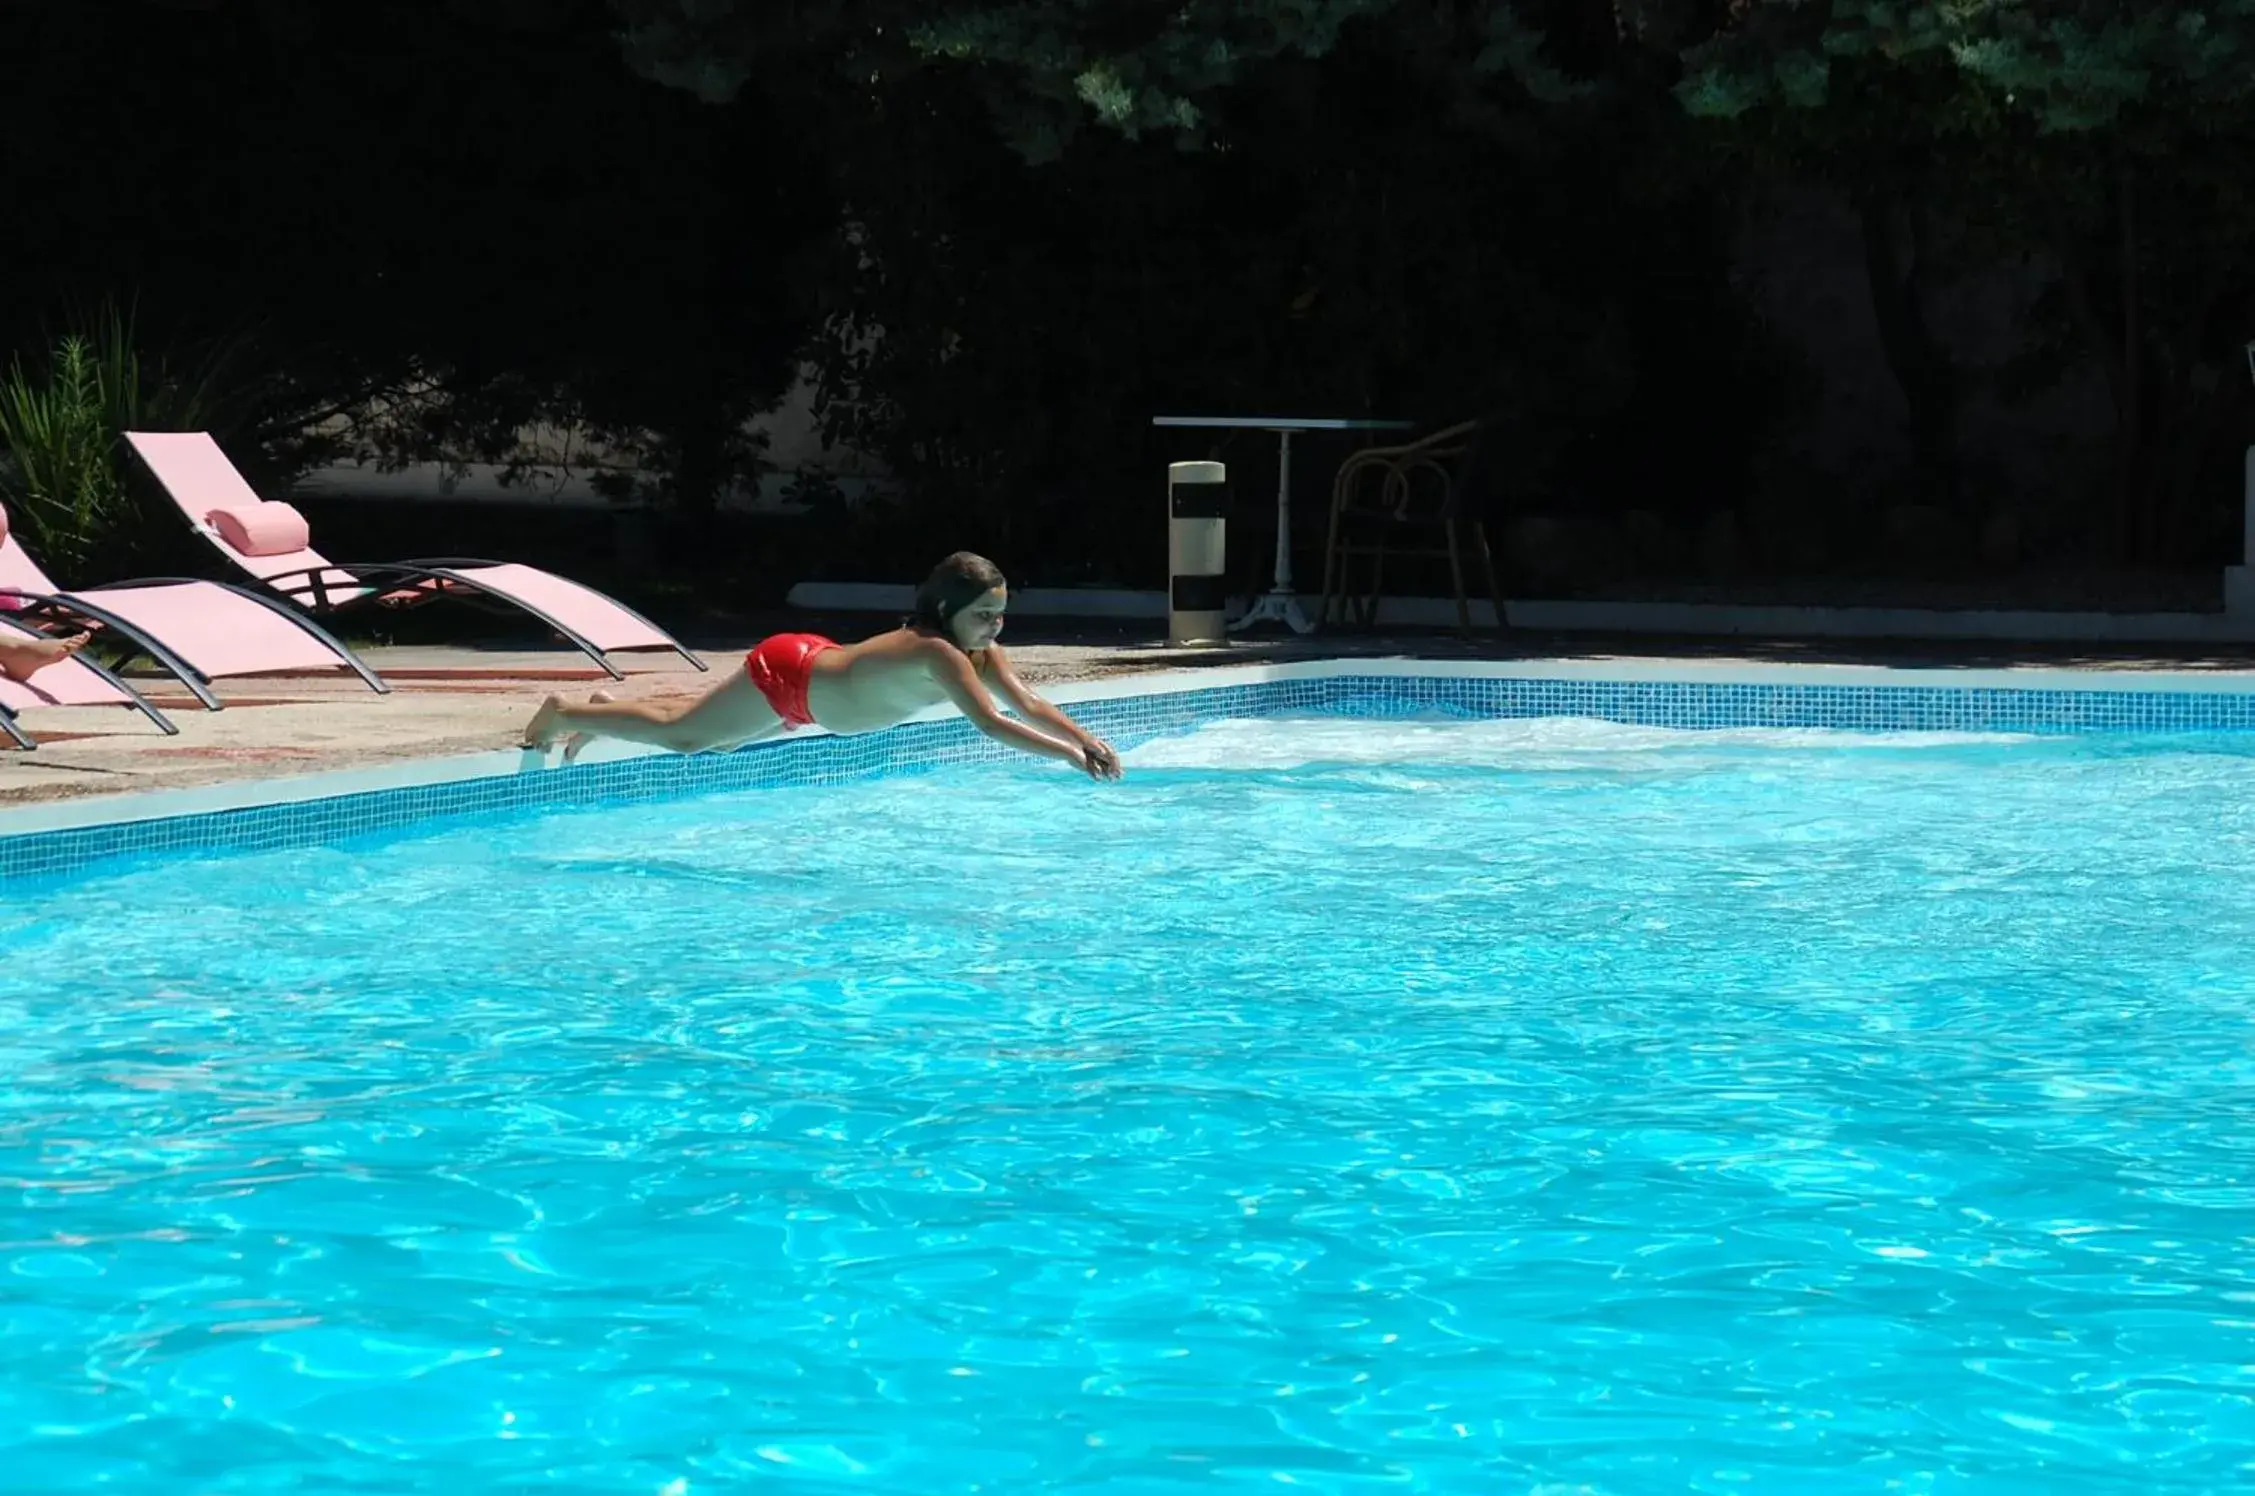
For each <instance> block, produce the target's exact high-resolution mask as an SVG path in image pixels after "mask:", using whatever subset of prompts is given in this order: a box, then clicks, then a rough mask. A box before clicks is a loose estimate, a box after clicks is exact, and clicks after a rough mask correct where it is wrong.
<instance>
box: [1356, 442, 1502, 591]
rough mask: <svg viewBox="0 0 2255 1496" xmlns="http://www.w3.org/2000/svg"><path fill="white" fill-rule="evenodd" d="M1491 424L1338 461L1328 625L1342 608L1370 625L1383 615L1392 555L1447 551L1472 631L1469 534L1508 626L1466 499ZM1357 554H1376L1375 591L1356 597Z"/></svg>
mask: <svg viewBox="0 0 2255 1496" xmlns="http://www.w3.org/2000/svg"><path fill="white" fill-rule="evenodd" d="M1489 425H1490V421H1489V420H1488V419H1486V418H1483V419H1481V420H1476V421H1466V422H1464V423H1462V424H1461V425H1456V426H1451V427H1449V428H1447V429H1446V430H1443V431H1436V432H1434V433H1433V434H1432V435H1430V436H1427V437H1423V438H1420V439H1419V440H1417V441H1414V442H1410V443H1407V444H1406V445H1403V446H1396V447H1367V448H1365V449H1363V450H1362V451H1360V452H1357V453H1355V454H1354V455H1353V456H1351V457H1349V458H1348V459H1347V460H1346V461H1345V462H1343V463H1341V464H1339V473H1338V476H1337V477H1336V478H1334V479H1333V480H1332V484H1331V532H1330V538H1329V540H1328V542H1327V543H1326V545H1325V547H1324V552H1323V611H1322V613H1321V614H1320V615H1319V619H1320V621H1321V622H1323V623H1326V624H1328V623H1331V622H1332V621H1333V620H1334V617H1335V610H1336V612H1337V613H1338V614H1346V615H1351V616H1352V617H1353V619H1354V621H1355V622H1356V623H1357V624H1358V625H1359V626H1361V627H1363V628H1369V627H1370V626H1371V624H1372V623H1373V622H1374V621H1375V620H1376V618H1377V614H1378V597H1379V592H1380V590H1381V586H1382V584H1383V582H1384V578H1385V568H1386V558H1387V557H1388V556H1405V557H1411V556H1413V557H1420V558H1438V557H1442V556H1445V557H1447V558H1448V563H1449V575H1450V577H1451V578H1452V580H1453V581H1454V582H1455V585H1456V619H1457V625H1458V627H1459V628H1460V629H1461V630H1462V631H1463V632H1464V633H1467V634H1469V633H1471V632H1472V602H1471V599H1470V597H1468V596H1467V595H1466V593H1465V590H1464V538H1465V534H1466V532H1467V531H1469V532H1470V535H1471V538H1472V541H1473V544H1474V546H1475V547H1476V548H1477V550H1478V553H1479V559H1480V567H1481V570H1482V571H1483V572H1485V573H1486V576H1487V583H1488V598H1489V600H1490V601H1491V602H1493V603H1494V604H1495V614H1496V628H1497V629H1498V630H1499V631H1500V630H1501V629H1502V628H1503V627H1504V626H1505V622H1504V613H1503V591H1502V588H1501V587H1500V585H1499V584H1498V581H1497V577H1496V567H1495V556H1494V553H1493V552H1492V551H1491V550H1490V549H1489V546H1488V529H1487V524H1486V523H1485V521H1484V520H1483V519H1482V518H1481V516H1480V514H1479V512H1478V510H1477V509H1469V510H1468V507H1467V503H1466V500H1467V498H1468V496H1469V492H1468V491H1469V488H1470V482H1469V480H1470V478H1471V476H1472V470H1473V466H1474V464H1475V463H1476V462H1477V461H1478V458H1479V454H1480V448H1481V444H1482V438H1483V437H1485V436H1486V435H1487V431H1488V427H1489ZM1426 537H1430V539H1427V538H1426ZM1358 556H1361V557H1368V558H1369V561H1370V589H1369V590H1368V591H1367V592H1365V593H1362V594H1360V595H1359V596H1356V595H1352V594H1350V592H1349V589H1348V580H1347V573H1348V570H1349V567H1350V564H1351V563H1352V561H1353V560H1354V558H1356V557H1358Z"/></svg>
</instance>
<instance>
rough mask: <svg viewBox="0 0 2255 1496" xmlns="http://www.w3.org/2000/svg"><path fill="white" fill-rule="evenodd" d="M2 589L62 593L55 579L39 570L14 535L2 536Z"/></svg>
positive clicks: (0, 574)
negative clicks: (10, 588)
mask: <svg viewBox="0 0 2255 1496" xmlns="http://www.w3.org/2000/svg"><path fill="white" fill-rule="evenodd" d="M0 587H12V588H14V589H15V590H17V591H19V592H60V591H61V590H62V589H61V588H60V587H57V586H56V585H55V579H54V578H52V577H50V576H48V575H47V573H46V572H44V571H41V570H40V569H39V563H38V562H37V561H34V560H32V559H31V552H29V551H27V550H25V549H24V548H23V547H22V546H21V545H19V544H18V543H17V541H16V537H15V536H13V535H6V534H0Z"/></svg>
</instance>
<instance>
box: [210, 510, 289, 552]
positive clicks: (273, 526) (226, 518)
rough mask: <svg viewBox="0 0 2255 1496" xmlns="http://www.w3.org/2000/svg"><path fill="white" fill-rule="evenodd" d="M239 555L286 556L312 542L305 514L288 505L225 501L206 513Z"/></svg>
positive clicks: (214, 527) (215, 528)
mask: <svg viewBox="0 0 2255 1496" xmlns="http://www.w3.org/2000/svg"><path fill="white" fill-rule="evenodd" d="M204 519H205V521H206V522H207V523H209V524H210V526H211V527H212V528H213V529H214V530H217V531H218V532H219V538H220V539H222V540H224V541H226V542H227V544H228V545H229V546H230V547H232V548H233V549H234V550H235V551H236V552H237V553H238V554H241V555H245V556H287V555H291V554H293V553H294V552H297V551H302V550H304V549H305V548H306V547H307V546H309V545H311V544H312V543H313V531H312V529H311V527H309V526H308V525H307V524H306V522H305V516H304V515H302V514H300V513H298V512H297V511H296V510H295V509H292V508H291V507H290V506H289V505H287V504H278V503H273V502H271V501H262V502H260V503H256V504H222V505H220V506H219V507H218V508H216V509H214V510H212V511H211V512H210V513H208V514H206V515H205V516H204Z"/></svg>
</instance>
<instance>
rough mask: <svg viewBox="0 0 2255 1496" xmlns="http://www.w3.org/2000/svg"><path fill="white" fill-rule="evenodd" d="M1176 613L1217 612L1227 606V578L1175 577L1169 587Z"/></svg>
mask: <svg viewBox="0 0 2255 1496" xmlns="http://www.w3.org/2000/svg"><path fill="white" fill-rule="evenodd" d="M1169 592H1170V596H1171V598H1172V601H1173V604H1174V610H1175V611H1176V612H1177V613H1219V612H1221V611H1222V610H1223V609H1224V608H1226V607H1228V606H1229V579H1228V578H1227V577H1222V576H1212V577H1176V578H1175V579H1174V583H1173V586H1172V587H1171V588H1170V589H1169Z"/></svg>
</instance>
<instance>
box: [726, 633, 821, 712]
mask: <svg viewBox="0 0 2255 1496" xmlns="http://www.w3.org/2000/svg"><path fill="white" fill-rule="evenodd" d="M837 647H838V644H837V641H836V640H834V639H825V638H823V637H822V636H821V635H820V634H772V635H770V636H769V637H767V638H765V639H762V640H761V641H760V643H759V647H758V648H757V649H755V650H753V651H752V652H751V653H750V654H748V655H746V656H744V673H745V674H746V675H749V676H750V677H751V678H752V684H753V685H755V686H757V687H759V689H760V694H761V695H762V696H765V697H766V698H767V704H768V705H769V706H771V707H774V708H775V715H776V716H778V717H781V718H782V719H783V725H784V726H785V727H809V726H812V725H813V723H814V718H813V716H812V715H811V714H810V713H809V712H808V711H807V705H806V683H807V679H808V677H810V676H811V675H813V673H814V657H815V656H816V655H818V654H820V653H822V651H824V650H826V649H836V648H837Z"/></svg>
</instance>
